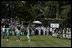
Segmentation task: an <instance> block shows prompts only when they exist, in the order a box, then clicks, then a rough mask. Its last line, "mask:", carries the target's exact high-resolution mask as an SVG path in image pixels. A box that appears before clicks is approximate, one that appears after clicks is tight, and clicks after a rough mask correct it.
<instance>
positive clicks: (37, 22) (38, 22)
mask: <svg viewBox="0 0 72 48" xmlns="http://www.w3.org/2000/svg"><path fill="white" fill-rule="evenodd" d="M33 23H36V24H42V23H41V22H40V21H33Z"/></svg>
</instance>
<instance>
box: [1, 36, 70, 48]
mask: <svg viewBox="0 0 72 48" xmlns="http://www.w3.org/2000/svg"><path fill="white" fill-rule="evenodd" d="M31 38H32V40H31V42H28V41H27V38H26V36H21V38H20V39H21V41H20V42H18V41H16V36H10V40H9V41H6V39H1V47H71V40H66V39H59V38H54V37H51V36H31Z"/></svg>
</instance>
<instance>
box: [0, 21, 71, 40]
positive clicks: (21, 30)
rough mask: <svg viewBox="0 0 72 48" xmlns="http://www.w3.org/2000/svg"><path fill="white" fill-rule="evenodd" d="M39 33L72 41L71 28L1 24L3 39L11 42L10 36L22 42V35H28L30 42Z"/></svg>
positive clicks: (12, 23)
mask: <svg viewBox="0 0 72 48" xmlns="http://www.w3.org/2000/svg"><path fill="white" fill-rule="evenodd" d="M36 32H38V35H41V33H43V35H48V36H49V35H51V36H53V37H58V38H67V39H71V28H64V29H62V28H50V27H49V26H47V27H45V26H37V27H35V26H30V25H28V26H23V25H20V24H18V23H16V22H15V23H14V22H2V23H1V35H2V38H3V39H4V38H6V39H7V41H8V40H9V36H10V35H16V36H17V41H20V36H21V35H27V38H28V41H30V40H31V38H30V36H31V35H35V33H36Z"/></svg>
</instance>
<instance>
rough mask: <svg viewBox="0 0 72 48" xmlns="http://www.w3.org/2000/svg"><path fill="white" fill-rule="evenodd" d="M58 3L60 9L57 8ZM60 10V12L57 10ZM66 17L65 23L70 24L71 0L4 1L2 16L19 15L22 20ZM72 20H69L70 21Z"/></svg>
mask: <svg viewBox="0 0 72 48" xmlns="http://www.w3.org/2000/svg"><path fill="white" fill-rule="evenodd" d="M57 5H59V6H58V10H57ZM57 11H58V12H57ZM56 14H58V18H62V19H66V20H65V21H66V22H65V23H66V24H67V23H69V24H70V22H71V21H70V19H71V2H70V1H60V2H58V1H24V2H22V1H2V2H1V17H2V18H11V17H12V18H15V17H16V16H18V18H19V19H20V20H24V21H33V20H38V19H39V20H41V21H42V22H43V21H44V22H46V21H45V20H44V18H56ZM67 20H68V21H70V22H68V21H67Z"/></svg>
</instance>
